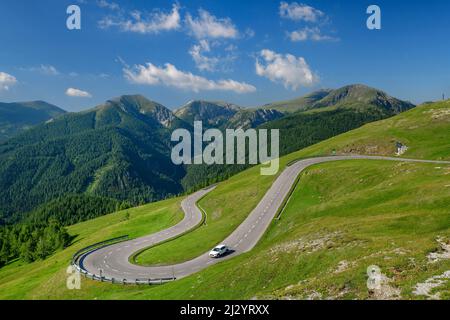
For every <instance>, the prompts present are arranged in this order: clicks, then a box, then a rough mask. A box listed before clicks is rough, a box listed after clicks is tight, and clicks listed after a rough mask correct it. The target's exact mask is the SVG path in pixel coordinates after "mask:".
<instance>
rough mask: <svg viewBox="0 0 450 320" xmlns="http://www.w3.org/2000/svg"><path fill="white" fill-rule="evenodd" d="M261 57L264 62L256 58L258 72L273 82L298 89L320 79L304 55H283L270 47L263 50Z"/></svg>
mask: <svg viewBox="0 0 450 320" xmlns="http://www.w3.org/2000/svg"><path fill="white" fill-rule="evenodd" d="M260 57H261V58H262V60H263V62H262V63H261V62H260V61H259V59H256V74H257V75H259V76H261V77H266V78H268V79H270V80H271V81H273V82H281V83H283V85H284V87H285V88H286V89H288V88H291V89H292V90H297V89H298V88H299V87H301V86H311V85H313V84H314V83H316V82H317V81H318V77H317V76H316V75H315V74H314V73H313V72H312V71H311V69H310V67H309V66H308V64H307V63H306V61H305V59H304V58H302V57H298V58H297V57H295V56H294V55H292V54H285V55H282V54H279V53H276V52H274V51H271V50H268V49H264V50H262V51H261V52H260Z"/></svg>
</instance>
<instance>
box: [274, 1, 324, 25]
mask: <svg viewBox="0 0 450 320" xmlns="http://www.w3.org/2000/svg"><path fill="white" fill-rule="evenodd" d="M280 16H281V17H282V18H285V19H290V20H294V21H306V22H317V21H318V20H319V19H320V18H322V17H324V16H325V14H324V13H323V12H322V11H320V10H317V9H315V8H313V7H311V6H308V5H306V4H303V3H297V2H292V3H290V4H289V3H287V2H284V1H282V2H281V3H280Z"/></svg>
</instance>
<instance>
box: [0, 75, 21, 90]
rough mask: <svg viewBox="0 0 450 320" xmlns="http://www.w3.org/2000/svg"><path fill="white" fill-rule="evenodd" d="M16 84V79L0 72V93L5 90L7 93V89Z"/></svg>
mask: <svg viewBox="0 0 450 320" xmlns="http://www.w3.org/2000/svg"><path fill="white" fill-rule="evenodd" d="M16 83H17V79H16V77H14V76H12V75H10V74H8V73H5V72H0V91H2V90H5V91H8V90H9V88H10V87H11V86H13V85H15V84H16Z"/></svg>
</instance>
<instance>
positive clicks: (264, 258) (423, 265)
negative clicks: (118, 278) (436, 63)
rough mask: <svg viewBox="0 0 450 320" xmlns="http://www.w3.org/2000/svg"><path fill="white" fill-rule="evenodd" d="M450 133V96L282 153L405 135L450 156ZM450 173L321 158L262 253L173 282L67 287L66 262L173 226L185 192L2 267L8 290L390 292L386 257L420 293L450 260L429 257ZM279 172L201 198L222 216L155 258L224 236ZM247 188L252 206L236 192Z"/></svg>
mask: <svg viewBox="0 0 450 320" xmlns="http://www.w3.org/2000/svg"><path fill="white" fill-rule="evenodd" d="M449 133H450V101H446V102H442V103H435V104H431V105H425V106H420V107H418V108H416V109H413V110H410V111H408V112H405V113H403V114H400V115H398V116H396V117H394V118H391V119H388V120H383V121H380V122H377V123H373V124H369V125H365V126H364V127H362V128H359V129H357V130H354V131H352V132H349V133H346V134H343V135H340V136H338V137H335V138H332V139H329V140H327V141H324V142H321V143H319V144H317V145H314V146H311V147H309V148H306V149H304V150H301V151H298V152H295V153H292V154H290V155H288V156H286V157H283V159H282V161H281V163H282V166H285V165H286V163H288V162H290V161H292V160H294V159H298V158H302V157H307V156H314V155H325V154H330V153H331V152H332V151H333V150H335V151H336V152H337V153H343V152H350V151H355V152H356V151H358V152H360V153H369V154H375V153H377V154H383V155H393V153H394V152H395V142H396V141H401V142H403V143H405V144H406V145H407V146H408V147H409V149H408V151H407V152H406V153H405V154H404V155H403V156H405V157H416V158H427V159H450V148H449V139H448V135H449ZM449 174H450V167H449V166H436V165H433V164H413V163H409V164H402V163H395V162H385V161H365V160H364V161H363V160H358V161H344V162H339V163H328V164H322V165H318V166H315V167H311V168H310V169H308V170H307V171H306V172H305V173H303V175H302V178H301V180H300V184H299V185H298V188H297V189H296V190H295V192H294V194H293V197H292V198H291V201H290V202H289V204H288V206H287V207H286V210H285V212H284V213H283V215H282V218H281V220H280V221H278V222H274V223H273V224H272V225H271V227H270V229H269V231H268V232H267V233H266V235H265V236H264V237H263V240H262V241H261V242H260V243H259V244H258V245H257V247H256V248H255V249H254V250H253V251H252V252H250V253H247V254H245V255H242V256H240V257H237V258H234V259H231V260H229V261H226V262H223V263H220V264H218V265H215V266H213V267H210V268H208V269H206V270H204V271H202V272H200V273H199V274H196V275H193V276H190V277H188V278H186V279H182V280H180V281H176V282H173V283H169V284H166V285H164V286H156V287H135V286H126V287H123V286H121V285H109V284H103V283H97V282H93V281H89V280H83V282H82V290H79V291H69V290H67V289H66V288H65V267H66V266H67V263H68V261H69V259H70V255H71V253H73V252H74V251H76V250H77V249H78V248H80V247H82V246H85V245H87V244H91V243H95V242H97V241H101V240H104V239H107V238H110V237H113V236H118V235H122V234H126V233H131V231H133V233H131V235H132V236H139V235H142V234H148V233H151V232H153V231H154V230H155V229H157V228H159V227H161V228H163V226H162V225H160V224H159V219H162V218H164V219H165V223H166V225H168V224H171V223H175V221H176V219H175V218H173V215H174V214H175V211H177V208H178V207H177V204H176V200H170V201H165V202H160V203H154V204H152V205H150V206H147V207H146V208H145V209H144V208H140V209H137V210H140V211H135V212H134V211H133V214H132V215H131V217H130V220H129V221H127V222H119V220H120V219H123V218H122V217H123V213H115V214H113V215H109V216H105V217H101V218H98V219H95V220H91V221H88V222H85V223H81V224H79V225H76V226H73V227H70V229H69V231H70V233H71V234H79V237H78V238H77V239H78V240H79V241H78V242H76V243H75V244H74V245H73V246H71V247H69V248H68V249H66V250H64V251H62V252H59V253H57V254H55V255H54V256H53V257H51V258H49V259H47V260H45V261H41V262H35V263H33V264H30V265H21V263H20V262H15V263H13V264H11V265H9V266H7V267H4V268H2V269H0V298H44V299H45V298H87V299H94V298H99V299H107V298H123V299H141V298H142V299H143V298H153V299H155V298H162V299H173V298H188V299H189V298H195V299H202V298H210V299H211V298H252V297H260V298H261V297H269V298H270V297H276V298H287V297H294V298H298V297H300V298H307V297H310V298H320V297H322V298H327V297H331V298H382V296H380V295H381V293H379V292H372V293H370V292H369V291H368V290H367V287H366V280H367V276H366V268H367V267H368V266H369V265H371V264H376V265H378V266H380V268H381V270H382V272H383V274H385V276H386V277H387V278H389V279H390V281H391V282H389V283H386V289H387V290H385V292H388V293H389V294H390V295H391V297H395V296H396V295H401V296H402V297H405V298H415V297H416V296H415V295H413V294H412V291H413V290H414V287H415V285H416V284H417V283H419V282H425V281H426V280H427V279H429V278H430V277H432V276H438V275H440V274H442V273H443V272H444V271H446V270H449V267H450V264H449V260H445V259H444V260H441V261H438V262H436V263H428V258H427V255H429V254H430V253H431V252H434V255H435V256H438V257H439V255H440V254H442V253H445V250H443V249H442V248H441V245H440V244H439V243H438V242H437V241H436V239H437V238H438V237H442V239H443V240H442V241H448V239H449V237H450V230H449V229H450V218H449V216H448V210H447V209H446V208H448V207H449V206H450V187H449V183H450V182H449ZM249 179H251V180H249ZM273 179H274V177H261V176H260V175H259V171H258V170H257V168H252V169H250V170H248V171H245V172H242V173H240V174H239V175H237V176H235V177H233V178H231V179H229V180H227V181H225V182H224V183H222V184H221V185H220V186H219V187H218V188H217V190H215V191H213V192H212V193H211V194H210V195H208V196H207V197H205V198H204V199H203V200H202V201H201V202H200V205H201V206H202V207H203V208H204V209H205V210H206V212H207V213H208V217H210V218H209V219H212V220H211V221H210V222H208V224H207V225H206V226H203V227H201V228H199V229H197V230H196V231H194V232H192V233H190V234H188V235H186V236H184V237H183V238H182V239H184V241H185V242H186V244H183V243H180V242H179V240H175V241H172V242H169V243H166V244H164V245H161V246H159V247H157V248H155V249H152V250H150V251H148V252H147V253H146V254H147V255H148V256H147V257H148V261H151V262H159V263H165V262H166V263H167V262H170V261H177V260H179V259H181V258H183V256H180V255H179V253H180V251H179V249H180V246H183V248H184V249H186V250H187V251H189V252H190V253H191V252H192V254H194V252H203V251H204V249H205V248H210V247H212V246H213V245H214V244H215V243H217V242H220V241H221V240H222V239H223V238H224V237H225V236H226V234H228V233H229V232H230V230H232V229H233V226H234V225H237V224H239V222H240V221H242V219H244V218H245V215H246V214H248V213H249V212H250V210H251V209H252V208H253V206H254V205H255V204H256V203H257V202H258V200H259V199H260V197H261V196H262V195H263V194H264V192H265V191H266V190H267V189H268V187H269V186H270V185H271V182H272V180H273ZM248 180H249V182H248V183H246V182H245V181H248ZM242 195H245V199H246V202H245V203H244V202H243V201H236V199H240V197H242ZM171 201H173V202H171ZM170 203H171V204H172V206H169V204H170ZM224 204H225V205H224ZM243 205H245V207H244V206H243ZM170 208H172V209H170ZM152 210H154V211H153V212H151V211H152ZM172 210H173V211H172ZM144 217H147V219H149V220H150V221H145V219H146V218H144ZM150 217H154V218H155V219H150ZM141 218H142V219H144V220H143V221H139V222H138V220H139V219H141ZM156 219H158V220H156ZM157 221H158V222H157ZM215 221H219V222H215ZM106 226H109V227H107V228H106ZM138 226H139V227H138ZM134 228H137V229H134ZM208 230H209V231H208ZM202 236H203V237H202ZM206 236H207V238H204V237H206ZM198 239H201V240H202V241H200V242H197V240H198ZM162 249H164V250H162ZM154 250H158V251H154ZM152 252H153V253H154V255H152ZM442 256H445V255H444V254H442ZM142 257H143V256H141V258H142ZM281 270H282V271H283V272H280V271H281ZM224 274H226V275H227V276H226V277H223V275H224ZM438 291H440V292H442V295H441V298H450V294H449V284H448V282H445V281H444V283H443V285H442V286H441V288H438Z"/></svg>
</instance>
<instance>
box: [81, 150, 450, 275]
mask: <svg viewBox="0 0 450 320" xmlns="http://www.w3.org/2000/svg"><path fill="white" fill-rule="evenodd" d="M352 159H372V160H392V161H402V162H420V163H436V164H450V162H449V161H433V160H416V159H403V158H390V157H378V156H356V155H355V156H331V157H321V158H310V159H305V160H299V161H298V162H295V163H294V164H292V165H291V166H288V167H287V168H286V169H284V171H283V172H282V173H281V174H280V175H279V176H278V178H277V179H276V180H275V182H274V183H273V184H272V186H271V187H270V189H269V190H268V191H267V193H266V194H265V195H264V197H263V198H262V200H261V201H260V202H259V204H258V205H257V206H256V208H254V209H253V211H252V212H251V213H250V214H249V215H248V217H247V218H246V219H245V220H244V221H243V222H242V224H240V225H239V227H238V228H237V229H236V230H234V231H233V233H231V234H230V235H229V236H228V237H227V238H226V239H224V240H223V241H222V242H221V243H223V244H225V245H226V246H228V247H229V248H230V249H231V250H232V252H231V253H230V254H228V255H226V256H225V257H222V258H218V259H214V258H210V257H209V255H208V253H209V251H208V252H205V253H204V254H202V255H200V256H198V257H197V258H194V259H192V260H189V261H186V262H183V263H179V264H175V265H170V266H150V267H145V266H138V265H134V264H132V263H131V262H130V261H129V258H130V256H131V255H132V254H133V253H135V252H137V251H139V250H141V249H144V248H147V247H150V246H153V245H156V244H158V243H160V242H163V241H166V240H169V239H171V238H174V237H176V236H179V235H180V234H182V233H185V232H187V231H189V230H191V229H193V228H195V227H196V226H197V225H198V224H199V223H201V221H202V213H201V211H200V209H199V208H197V206H196V202H197V201H198V200H199V199H200V198H202V197H203V196H204V195H206V194H207V193H209V192H210V191H212V190H214V188H215V187H211V188H208V189H204V190H200V191H198V192H196V193H194V194H192V195H190V196H188V197H187V198H186V199H184V200H183V201H182V203H181V205H182V209H183V211H184V213H185V217H184V218H183V220H182V221H181V222H180V223H178V224H177V225H175V226H173V227H171V228H168V229H165V230H163V231H160V232H157V233H154V234H152V235H149V236H145V237H141V238H138V239H134V240H129V241H125V242H121V243H117V244H113V245H110V246H107V247H104V248H101V249H97V250H95V251H92V252H88V253H86V254H84V255H83V256H81V257H80V259H79V260H78V261H79V262H78V264H79V267H80V268H81V269H82V270H84V271H86V272H89V273H90V274H94V275H96V276H100V277H101V276H103V277H106V278H109V279H115V280H117V281H122V280H123V279H126V281H127V282H134V281H136V280H138V281H139V280H142V281H145V280H147V279H163V278H164V279H165V278H177V279H179V278H183V277H186V276H188V275H191V274H193V273H196V272H198V271H200V270H202V269H204V268H207V267H208V266H210V265H213V264H216V263H219V262H221V261H224V260H226V259H230V258H233V257H235V256H237V255H239V254H241V253H244V252H248V251H250V250H251V249H252V248H253V247H254V246H255V245H256V244H257V243H258V241H259V240H260V238H261V237H262V235H263V234H264V232H265V231H266V230H267V228H268V227H269V225H270V223H271V221H272V220H273V218H274V217H275V215H276V214H277V211H278V208H279V207H280V206H281V205H282V204H283V200H284V199H285V198H286V197H287V196H288V195H289V191H290V189H291V187H292V186H293V184H294V183H295V180H296V178H297V176H298V175H299V174H300V173H301V172H302V171H303V170H304V169H306V168H307V167H309V166H311V165H314V164H318V163H323V162H330V161H339V160H352ZM150 250H151V249H150Z"/></svg>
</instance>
